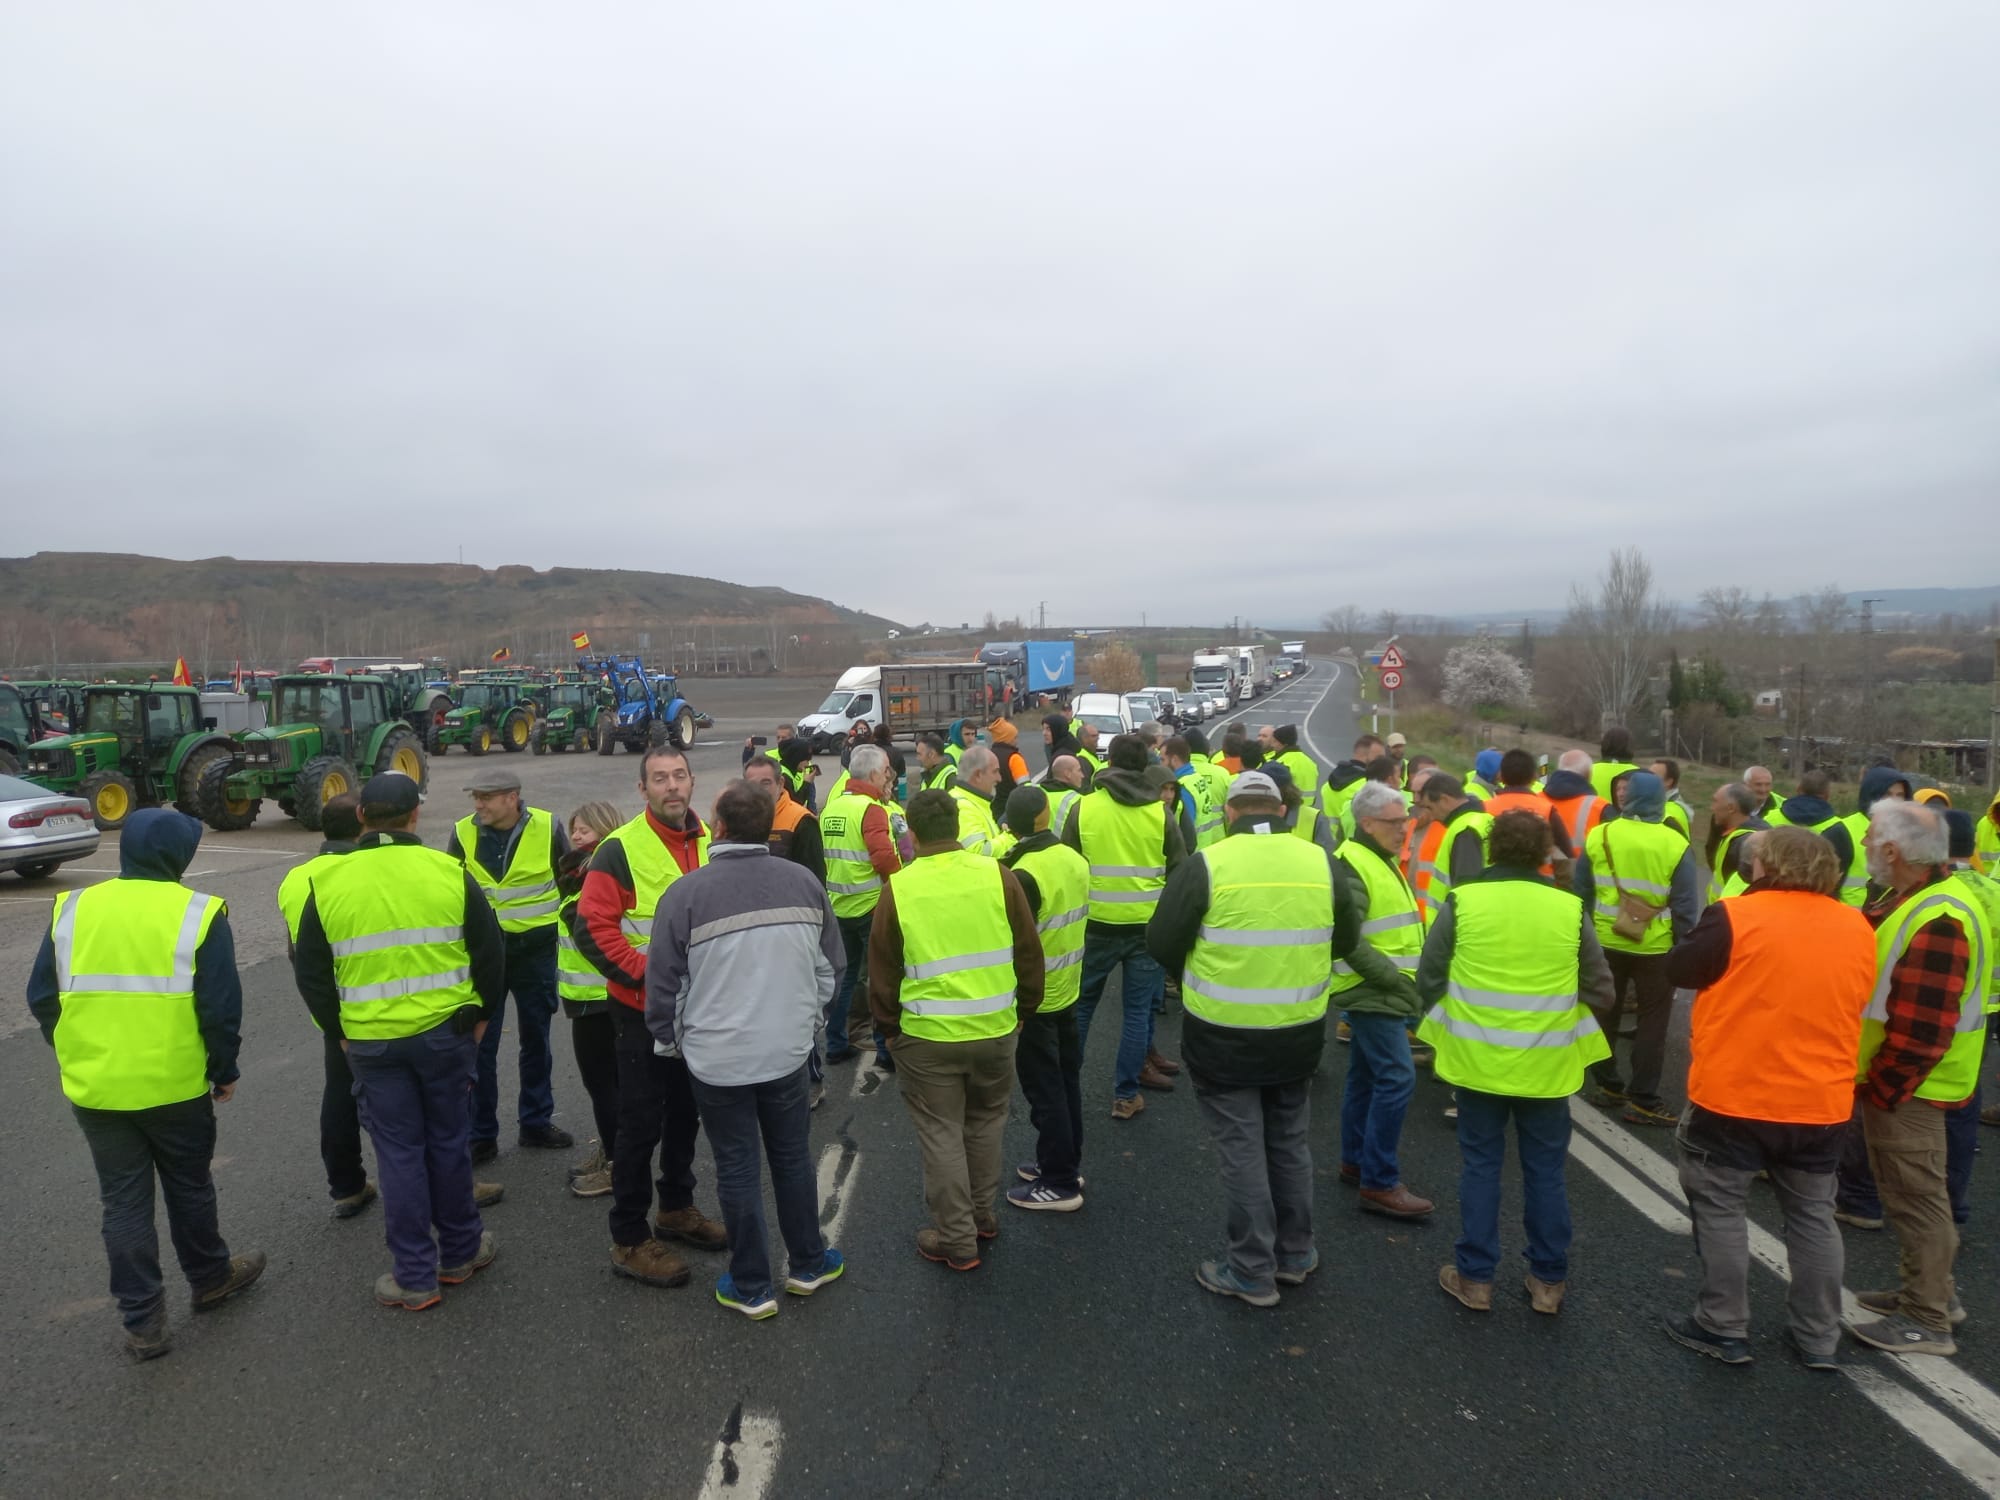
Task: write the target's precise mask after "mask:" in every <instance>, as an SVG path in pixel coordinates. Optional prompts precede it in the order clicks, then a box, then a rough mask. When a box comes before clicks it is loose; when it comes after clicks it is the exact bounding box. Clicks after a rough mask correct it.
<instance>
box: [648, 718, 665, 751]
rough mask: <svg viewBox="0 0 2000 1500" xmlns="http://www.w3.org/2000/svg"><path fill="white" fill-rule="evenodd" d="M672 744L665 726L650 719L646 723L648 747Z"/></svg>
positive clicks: (656, 720)
mask: <svg viewBox="0 0 2000 1500" xmlns="http://www.w3.org/2000/svg"><path fill="white" fill-rule="evenodd" d="M670 742H671V737H670V736H669V735H668V733H667V726H666V725H665V724H662V723H661V722H660V721H659V720H658V719H648V720H647V721H646V743H647V744H648V745H665V744H668V743H670Z"/></svg>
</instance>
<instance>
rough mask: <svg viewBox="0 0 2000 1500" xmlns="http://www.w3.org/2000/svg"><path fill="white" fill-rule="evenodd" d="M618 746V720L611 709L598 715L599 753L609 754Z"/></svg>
mask: <svg viewBox="0 0 2000 1500" xmlns="http://www.w3.org/2000/svg"><path fill="white" fill-rule="evenodd" d="M617 748H618V720H617V717H616V716H615V715H614V714H613V713H612V712H611V710H610V709H608V708H607V709H606V710H604V712H603V713H601V714H599V715H598V716H597V753H598V754H599V755H609V754H611V753H612V752H613V751H614V750H616V749H617Z"/></svg>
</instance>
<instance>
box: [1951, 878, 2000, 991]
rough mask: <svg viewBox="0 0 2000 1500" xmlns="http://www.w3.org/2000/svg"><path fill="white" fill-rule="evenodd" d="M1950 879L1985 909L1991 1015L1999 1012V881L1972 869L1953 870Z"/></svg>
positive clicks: (1987, 974) (1987, 986)
mask: <svg viewBox="0 0 2000 1500" xmlns="http://www.w3.org/2000/svg"><path fill="white" fill-rule="evenodd" d="M1951 878H1952V879H1953V880H1955V881H1957V882H1958V883H1959V884H1960V885H1962V886H1964V887H1965V888H1966V889H1967V890H1968V891H1970V892H1972V898H1973V900H1975V901H1977V902H1978V903H1979V904H1980V905H1981V906H1983V907H1985V908H1986V925H1987V926H1988V927H1989V928H1991V929H1992V931H1993V937H1994V941H1993V944H1992V946H1991V947H1990V948H1989V949H1988V951H1987V957H1988V958H1989V959H1990V960H1991V962H1989V963H1988V965H1987V968H1986V1013H1987V1014H1988V1015H1991V1014H1992V1013H1993V1012H1994V1011H1996V1010H2000V880H1995V879H1993V878H1992V877H1991V876H1990V875H1982V874H1980V873H1979V872H1978V871H1977V870H1973V869H1957V870H1954V871H1952V875H1951Z"/></svg>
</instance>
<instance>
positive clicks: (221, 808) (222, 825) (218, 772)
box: [195, 759, 290, 833]
mask: <svg viewBox="0 0 2000 1500" xmlns="http://www.w3.org/2000/svg"><path fill="white" fill-rule="evenodd" d="M195 802H196V803H197V805H199V807H200V808H201V812H200V813H199V814H198V816H199V817H200V818H201V820H202V822H204V823H206V824H207V825H208V826H209V827H210V828H213V829H214V830H215V831H216V832H217V833H239V832H241V831H242V830H243V829H245V828H248V827H249V826H250V825H251V824H252V823H254V822H256V821H257V814H258V813H259V812H260V811H261V810H262V809H263V806H264V803H263V799H261V798H258V797H231V796H230V795H229V761H228V760H227V759H222V760H213V761H210V762H209V763H208V764H207V765H205V766H203V767H202V768H201V785H200V786H199V787H198V788H196V791H195ZM286 811H287V812H289V811H290V809H289V808H287V809H286Z"/></svg>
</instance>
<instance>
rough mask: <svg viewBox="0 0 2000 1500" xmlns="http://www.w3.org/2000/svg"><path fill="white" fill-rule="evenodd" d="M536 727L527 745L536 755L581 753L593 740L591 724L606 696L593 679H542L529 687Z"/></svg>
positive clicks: (531, 732)
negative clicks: (543, 680)
mask: <svg viewBox="0 0 2000 1500" xmlns="http://www.w3.org/2000/svg"><path fill="white" fill-rule="evenodd" d="M530 691H531V693H532V695H533V697H534V700H535V727H534V728H533V729H532V730H531V731H530V732H529V734H528V748H529V749H531V750H533V751H534V752H535V754H537V755H547V754H548V753H549V752H550V751H551V750H554V751H555V752H557V753H558V754H562V753H564V752H567V751H570V750H574V751H576V753H577V754H579V755H582V754H584V753H585V752H587V751H588V750H590V749H591V747H592V746H593V745H594V744H595V743H596V741H595V739H594V738H593V737H592V726H593V725H594V724H595V723H596V722H597V714H598V711H599V709H600V708H601V707H602V703H603V699H604V698H605V697H606V696H607V695H606V694H605V693H604V692H603V690H602V689H600V688H599V687H598V686H597V684H596V683H594V682H542V683H537V684H535V685H534V687H533V688H532V689H530Z"/></svg>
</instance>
